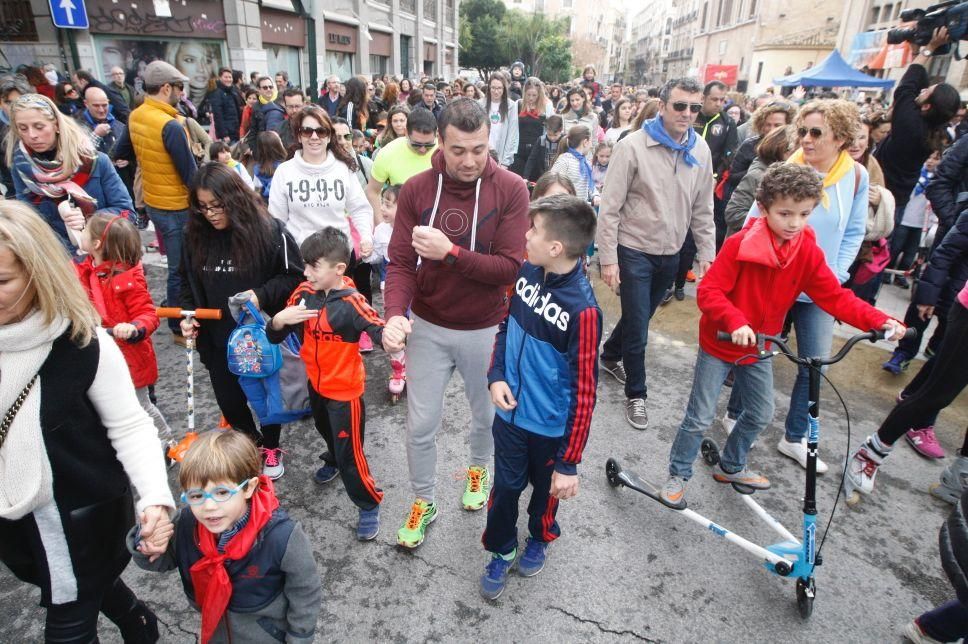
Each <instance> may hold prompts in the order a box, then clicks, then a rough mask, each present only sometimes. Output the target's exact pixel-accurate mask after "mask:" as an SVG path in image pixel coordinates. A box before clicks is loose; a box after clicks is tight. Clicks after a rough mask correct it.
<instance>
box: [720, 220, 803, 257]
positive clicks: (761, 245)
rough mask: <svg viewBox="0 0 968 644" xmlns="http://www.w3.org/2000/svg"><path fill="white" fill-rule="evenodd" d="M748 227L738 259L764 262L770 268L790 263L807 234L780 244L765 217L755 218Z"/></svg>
mask: <svg viewBox="0 0 968 644" xmlns="http://www.w3.org/2000/svg"><path fill="white" fill-rule="evenodd" d="M746 228H747V230H746V234H745V236H744V237H743V241H741V242H740V245H739V253H738V254H737V259H739V260H740V261H745V262H753V263H757V264H764V265H766V266H769V267H770V268H783V267H785V266H786V265H787V264H789V263H790V262H791V261H792V260H793V258H794V257H796V255H797V252H798V251H799V250H800V246H801V245H802V244H803V236H804V234H805V232H801V233H800V234H799V235H797V236H796V237H794V238H793V239H791V240H789V241H788V242H786V243H785V244H782V245H779V244H777V242H776V237H775V236H774V235H773V231H772V230H770V227H769V226H768V225H767V223H766V218H765V217H755V218H753V220H752V222H751V223H749V224H747V227H746ZM805 230H806V229H804V231H805Z"/></svg>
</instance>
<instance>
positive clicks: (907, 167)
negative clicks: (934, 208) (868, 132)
mask: <svg viewBox="0 0 968 644" xmlns="http://www.w3.org/2000/svg"><path fill="white" fill-rule="evenodd" d="M948 41H949V39H948V29H947V27H939V28H938V29H935V31H934V35H933V37H932V38H931V42H929V43H928V45H927V47H922V48H921V51H920V52H919V53H918V55H917V56H915V58H914V60H913V61H911V65H910V66H909V67H908V69H907V71H906V72H905V73H904V77H903V78H901V82H900V83H899V84H898V86H897V88H896V89H895V90H894V104H893V105H892V106H891V112H892V115H891V132H890V134H888V135H887V137H886V138H885V139H884V140H883V141H881V144H880V145H879V146H878V147H877V150H876V151H875V152H874V157H875V158H876V159H877V160H878V162H880V164H881V168H882V169H883V170H884V182H885V183H886V184H887V189H888V190H890V191H891V194H893V195H894V201H895V204H896V208H895V211H894V212H895V217H894V223H895V225H897V224H898V223H899V222H900V219H901V216H902V215H903V214H904V207H905V206H906V205H907V202H908V200H909V199H910V198H911V191H912V190H913V189H914V186H915V184H916V183H917V182H918V177H919V176H920V174H921V166H922V165H924V162H925V160H926V159H927V158H928V157H929V156H931V153H932V152H933V151H934V150H940V149H941V148H942V147H943V143H944V141H945V137H946V133H945V127H946V126H947V123H948V121H950V120H951V118H952V117H953V116H954V115H955V114H956V113H957V112H958V107H959V106H960V105H961V98H960V97H959V96H958V90H956V89H955V88H954V87H952V86H951V85H949V84H948V83H938V84H936V85H928V70H927V69H926V66H927V64H928V59H929V58H930V57H931V56H932V55H933V54H934V52H935V51H937V49H938V48H939V47H943V46H944V45H946V44H948Z"/></svg>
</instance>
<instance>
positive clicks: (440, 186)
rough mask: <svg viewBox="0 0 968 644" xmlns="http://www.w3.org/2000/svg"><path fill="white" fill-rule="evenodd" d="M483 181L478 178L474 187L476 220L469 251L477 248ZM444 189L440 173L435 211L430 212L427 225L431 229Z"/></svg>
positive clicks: (472, 223) (435, 198)
mask: <svg viewBox="0 0 968 644" xmlns="http://www.w3.org/2000/svg"><path fill="white" fill-rule="evenodd" d="M481 179H482V177H478V178H477V182H476V183H475V185H474V218H473V220H472V221H471V245H470V248H469V249H468V250H470V251H474V249H476V248H477V213H478V208H479V207H480V203H481ZM443 188H444V175H443V173H440V174H438V175H437V195H436V196H435V197H434V209H433V210H431V211H430V220H429V221H428V222H427V225H428V226H430V227H431V228H433V227H434V221H435V220H436V219H437V208H438V207H439V206H440V193H441V192H443Z"/></svg>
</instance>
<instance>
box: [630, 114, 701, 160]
mask: <svg viewBox="0 0 968 644" xmlns="http://www.w3.org/2000/svg"><path fill="white" fill-rule="evenodd" d="M642 129H643V130H645V133H646V134H648V135H649V136H651V137H652V138H653V139H655V140H656V141H657V142H658V143H659V144H660V145H662V146H663V147H666V148H669V149H670V150H672V151H673V152H682V158H683V160H684V161H685V162H686V165H687V166H689V167H693V168H694V167H696V166H698V165H699V159H697V158H696V157H694V156H692V149H693V148H694V147H696V140H697V139H698V137H697V136H696V131H695V130H693V129H692V128H691V127H690V128H689V131H688V132H687V133H686V142H685V143H684V144H683V143H679V142H678V141H673V140H672V137H671V136H669V133H668V132H666V129H665V125H663V123H662V117H661V116H657V117H655V118H654V119H648V120H647V121H646V122H645V123H643V124H642Z"/></svg>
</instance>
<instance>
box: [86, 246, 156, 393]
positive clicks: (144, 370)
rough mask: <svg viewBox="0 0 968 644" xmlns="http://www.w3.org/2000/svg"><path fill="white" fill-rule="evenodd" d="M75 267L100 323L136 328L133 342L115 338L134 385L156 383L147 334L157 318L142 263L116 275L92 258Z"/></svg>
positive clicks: (153, 353)
mask: <svg viewBox="0 0 968 644" xmlns="http://www.w3.org/2000/svg"><path fill="white" fill-rule="evenodd" d="M75 267H76V269H77V276H78V277H79V278H80V280H81V285H82V286H83V287H84V290H85V291H86V292H87V297H88V298H89V299H90V300H91V303H93V304H94V308H95V309H97V312H98V313H99V314H100V315H101V324H102V325H103V326H104V327H105V328H110V327H113V326H114V325H116V324H121V323H123V322H126V323H128V324H133V325H134V326H136V327H137V328H138V331H139V333H138V335H137V336H135V338H137V340H136V341H134V342H131V341H128V340H118V339H115V342H117V344H118V346H119V347H120V348H121V353H122V354H124V360H125V362H127V363H128V371H130V372H131V380H132V381H133V382H134V386H135V388H137V389H140V388H141V387H147V386H148V385H153V384H155V383H156V382H158V361H157V360H156V359H155V347H154V345H152V343H151V337H150V336H151V334H152V333H154V332H155V330H156V329H157V328H158V324H159V321H158V314H157V313H156V311H155V305H154V303H153V302H152V301H151V294H150V293H149V292H148V282H147V281H145V272H144V269H143V268H142V267H141V263H140V262H139V263H138V264H137V265H135V266H134V267H132V268H129V269H128V270H126V271H124V272H121V273H117V274H115V275H112V274H111V268H112V265H111V264H110V263H107V262H106V263H104V264H100V265H98V266H95V265H94V261H93V259H92V258H91V257H88V258H87V259H86V260H85V261H84V262H82V263H80V264H75Z"/></svg>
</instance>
